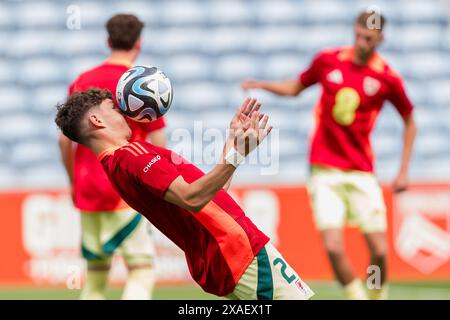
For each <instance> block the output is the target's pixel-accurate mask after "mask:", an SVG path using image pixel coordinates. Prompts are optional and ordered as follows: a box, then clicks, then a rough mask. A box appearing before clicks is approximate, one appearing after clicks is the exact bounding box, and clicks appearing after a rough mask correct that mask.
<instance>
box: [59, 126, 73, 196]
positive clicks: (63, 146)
mask: <svg viewBox="0 0 450 320" xmlns="http://www.w3.org/2000/svg"><path fill="white" fill-rule="evenodd" d="M58 145H59V151H60V154H61V160H62V162H63V165H64V168H65V169H66V173H67V177H68V178H69V183H70V194H71V195H72V200H73V144H72V141H71V140H70V139H69V138H67V137H66V136H65V135H63V134H62V133H61V134H60V135H59V138H58Z"/></svg>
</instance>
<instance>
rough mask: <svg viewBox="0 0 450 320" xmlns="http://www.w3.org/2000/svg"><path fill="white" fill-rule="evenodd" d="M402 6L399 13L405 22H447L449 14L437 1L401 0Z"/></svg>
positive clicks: (400, 5) (400, 4)
mask: <svg viewBox="0 0 450 320" xmlns="http://www.w3.org/2000/svg"><path fill="white" fill-rule="evenodd" d="M398 6H399V7H401V8H402V10H400V11H399V15H400V17H401V20H402V22H403V23H408V24H413V23H439V24H445V23H446V21H447V14H446V13H445V12H444V11H443V10H442V9H441V8H440V7H439V6H437V5H436V1H426V0H421V1H417V0H416V1H406V0H403V1H399V3H398Z"/></svg>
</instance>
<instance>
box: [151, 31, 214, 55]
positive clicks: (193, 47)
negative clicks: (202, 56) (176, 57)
mask: <svg viewBox="0 0 450 320" xmlns="http://www.w3.org/2000/svg"><path fill="white" fill-rule="evenodd" d="M162 30H164V31H162ZM162 30H160V31H159V32H155V31H154V32H151V31H150V32H151V36H149V37H148V39H143V40H144V41H143V50H144V52H146V53H150V54H164V55H172V54H177V53H180V54H185V53H192V52H194V53H198V52H199V51H200V49H201V47H202V46H203V44H204V41H207V34H206V31H204V30H202V29H200V28H187V27H186V28H185V27H171V28H165V29H162ZM145 40H147V41H145Z"/></svg>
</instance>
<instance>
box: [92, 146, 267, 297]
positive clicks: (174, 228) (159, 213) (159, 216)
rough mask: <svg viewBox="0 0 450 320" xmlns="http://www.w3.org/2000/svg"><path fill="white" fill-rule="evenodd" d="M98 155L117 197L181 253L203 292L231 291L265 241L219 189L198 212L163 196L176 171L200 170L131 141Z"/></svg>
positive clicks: (189, 175)
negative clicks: (117, 194) (157, 230)
mask: <svg viewBox="0 0 450 320" xmlns="http://www.w3.org/2000/svg"><path fill="white" fill-rule="evenodd" d="M99 159H100V161H101V162H102V164H103V167H104V169H105V171H106V173H107V174H108V176H109V178H110V179H111V181H112V184H113V185H114V187H115V188H116V189H117V191H118V192H119V194H120V195H121V196H122V198H123V199H124V200H125V201H126V202H127V203H128V204H130V206H131V207H133V208H134V209H135V210H136V211H137V212H140V213H141V214H143V215H144V216H145V217H147V219H148V220H149V221H150V222H151V223H152V224H153V225H154V226H155V227H156V228H158V229H159V230H160V231H161V232H162V233H164V234H165V235H166V236H167V237H168V238H169V239H170V240H172V241H173V242H174V243H175V244H176V245H177V246H178V247H180V248H181V249H182V250H183V251H184V252H185V255H186V260H187V263H188V267H189V271H190V273H191V275H192V277H193V278H194V280H195V281H196V282H197V283H198V284H199V285H200V286H201V287H202V288H203V289H204V290H205V291H206V292H209V293H213V294H216V295H219V296H223V295H227V294H229V293H231V292H232V291H233V290H234V287H235V286H236V284H237V282H238V281H239V279H240V277H241V276H242V274H243V273H244V271H245V270H246V268H247V267H248V266H249V264H250V263H251V261H252V260H253V258H254V257H255V256H256V255H257V254H258V252H259V251H260V250H261V249H262V248H263V247H264V245H265V244H266V243H267V242H268V241H269V238H268V237H267V236H266V235H265V234H264V233H262V232H261V231H260V230H259V229H258V228H257V227H256V226H255V225H254V224H253V223H252V222H251V221H250V219H249V218H247V216H246V215H245V213H244V212H243V211H242V209H241V208H240V207H239V205H238V204H237V203H236V202H235V201H234V200H233V199H232V198H231V196H229V195H228V193H227V192H226V191H225V190H223V189H222V190H220V191H219V192H218V193H217V195H216V196H214V198H213V199H212V200H211V201H210V202H209V203H208V204H207V205H206V206H205V207H204V208H203V209H202V210H201V211H200V212H198V213H193V212H191V211H188V210H185V209H183V208H180V207H178V206H176V205H174V204H172V203H169V202H167V201H165V200H163V198H164V194H165V191H166V190H167V188H168V187H169V186H170V184H171V183H172V182H173V180H175V178H177V177H178V176H180V175H181V176H182V177H183V178H184V180H186V181H187V182H188V183H192V182H193V181H195V180H197V179H199V178H200V177H202V176H203V175H204V173H203V172H202V171H201V170H200V169H198V168H197V167H195V166H194V165H193V164H191V163H189V162H188V161H186V160H185V159H183V158H181V157H180V156H179V155H177V154H176V153H174V152H172V151H170V150H168V149H165V148H159V147H156V146H154V145H152V144H150V143H147V142H132V143H129V144H127V145H125V146H123V147H121V148H118V149H115V150H106V151H105V152H103V153H102V154H100V155H99Z"/></svg>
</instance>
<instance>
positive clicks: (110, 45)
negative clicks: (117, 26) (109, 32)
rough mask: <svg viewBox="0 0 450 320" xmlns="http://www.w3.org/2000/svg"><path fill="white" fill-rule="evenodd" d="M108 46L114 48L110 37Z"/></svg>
mask: <svg viewBox="0 0 450 320" xmlns="http://www.w3.org/2000/svg"><path fill="white" fill-rule="evenodd" d="M108 48H110V49H112V43H111V39H110V38H108Z"/></svg>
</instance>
